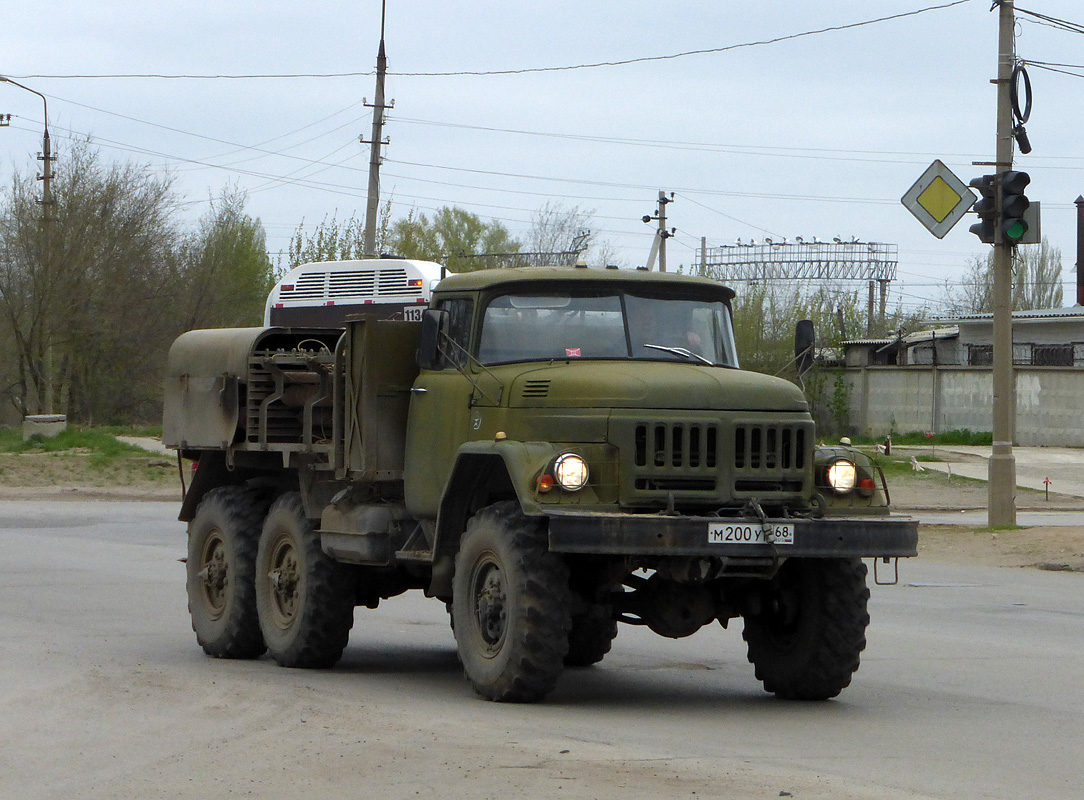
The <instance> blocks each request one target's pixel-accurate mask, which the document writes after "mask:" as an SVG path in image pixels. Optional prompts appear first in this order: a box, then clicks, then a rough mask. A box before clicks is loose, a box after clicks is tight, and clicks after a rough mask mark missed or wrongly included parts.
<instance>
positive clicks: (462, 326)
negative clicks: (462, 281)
mask: <svg viewBox="0 0 1084 800" xmlns="http://www.w3.org/2000/svg"><path fill="white" fill-rule="evenodd" d="M439 308H441V309H442V310H444V311H447V312H448V338H449V339H451V340H452V341H453V342H455V345H451V344H446V346H445V348H444V349H445V354H444V355H445V357H444V364H443V365H444V366H445V367H449V366H453V367H463V366H466V363H467V352H468V351H469V350H470V328H471V320H472V319H473V317H474V301H473V300H471V299H470V298H467V297H463V298H453V299H450V300H444V301H443V302H441V304H440V306H439ZM456 345H458V347H457V346H456Z"/></svg>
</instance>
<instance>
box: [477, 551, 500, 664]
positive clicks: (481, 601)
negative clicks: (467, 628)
mask: <svg viewBox="0 0 1084 800" xmlns="http://www.w3.org/2000/svg"><path fill="white" fill-rule="evenodd" d="M474 586H475V591H474V618H475V620H476V622H477V624H478V632H479V634H480V635H481V637H482V641H484V642H485V643H486V645H487V646H488V647H489V649H490V650H491V651H496V650H499V649H500V644H501V640H502V639H503V638H504V628H505V621H506V618H507V610H506V603H507V597H506V595H505V591H504V577H503V576H502V574H501V568H500V567H499V566H497V565H496V564H494V563H492V562H485V563H484V564H481V565H479V566H478V568H477V569H476V570H475V580H474Z"/></svg>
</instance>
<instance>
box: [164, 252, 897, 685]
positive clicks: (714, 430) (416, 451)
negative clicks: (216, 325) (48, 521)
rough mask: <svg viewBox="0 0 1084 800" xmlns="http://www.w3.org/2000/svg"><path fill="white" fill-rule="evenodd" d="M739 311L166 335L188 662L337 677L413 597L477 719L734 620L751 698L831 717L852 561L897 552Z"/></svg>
mask: <svg viewBox="0 0 1084 800" xmlns="http://www.w3.org/2000/svg"><path fill="white" fill-rule="evenodd" d="M733 296H734V293H733V292H732V291H731V290H730V289H728V288H726V287H724V286H722V285H721V284H719V283H716V282H714V281H710V280H706V279H702V278H695V277H690V276H682V275H673V274H662V273H655V272H646V271H642V270H641V271H630V270H614V269H587V268H529V269H509V270H493V271H485V272H475V273H469V274H461V275H453V276H450V277H447V278H445V279H444V280H443V281H441V282H440V283H439V285H438V286H437V287H436V289H435V291H434V292H433V297H432V301H431V303H430V306H429V308H427V309H426V310H425V311H424V313H423V314H422V320H421V321H420V322H407V321H395V320H376V319H375V318H373V317H366V316H358V317H355V318H349V319H347V320H345V321H344V322H343V328H322V329H320V328H311V329H299V328H275V327H271V328H241V329H221V330H199V331H190V332H188V333H186V334H184V335H182V336H181V337H180V338H179V339H178V340H177V341H176V342H175V343H174V345H173V347H172V349H171V351H170V356H169V367H168V376H167V379H166V389H165V418H164V438H165V442H166V444H168V445H170V446H171V447H174V448H177V450H178V452H179V456H183V457H184V458H187V459H192V460H193V461H195V462H196V466H197V468H196V469H195V471H194V473H193V477H192V480H191V484H190V486H188V488H187V492H186V493H185V496H184V501H183V505H182V507H181V513H180V518H181V519H182V520H184V521H186V522H187V523H188V559H187V573H188V598H189V608H190V611H191V616H192V627H193V629H194V630H195V632H196V638H197V640H198V642H199V644H200V645H201V646H202V647H203V649H204V650H205V651H206V652H207V653H208V654H209V655H212V656H217V657H221V658H256V657H259V656H261V655H262V654H263V653H265V652H269V653H270V655H271V656H272V657H273V658H274V660H275V661H277V662H278V663H279V664H281V665H283V666H288V667H317V668H326V667H331V666H332V665H333V664H335V663H336V662H337V661H338V660H339V658H340V657H341V655H342V653H343V650H344V648H345V647H346V644H347V640H348V637H349V633H350V629H351V626H352V624H353V620H354V614H355V607H357V606H366V607H368V608H375V607H376V606H377V604H378V603H379V602H380V601H381V600H382V599H384V598H389V597H393V596H395V595H398V594H401V593H403V592H405V591H407V590H409V589H419V590H421V591H423V592H425V593H426V595H427V596H430V597H434V598H437V599H438V600H441V601H443V602H445V603H446V604H447V607H448V610H449V612H450V614H451V624H452V627H453V630H454V632H455V639H456V644H457V648H458V653H459V658H460V661H461V662H462V664H463V668H464V672H465V674H466V677H467V679H468V680H469V681H470V683H471V684H472V685H473V687H474V689H475V690H476V691H477V693H478V694H480V695H481V696H482V697H485V698H487V699H490V700H498V701H520V702H526V701H534V700H538V699H541V698H542V697H544V696H545V695H546V694H547V693H549V692H550V691H552V690H553V689H554V687H555V686H556V685H557V682H558V679H559V676H560V674H561V672H562V670H563V668H565V667H584V666H588V665H591V664H594V663H596V662H598V661H600V660H601V659H602V658H603V657H604V656H605V655H606V653H607V652H609V650H610V646H611V642H612V641H613V639H614V637H615V636H616V635H617V629H618V623H626V624H630V625H646V626H647V627H648V628H650V629H651V630H652V631H654V632H655V633H658V634H660V635H662V636H666V637H671V638H679V637H684V636H689V635H691V634H693V633H695V632H696V631H697V630H699V629H700V628H701V627H703V626H705V625H708V624H710V623H712V622H713V621H718V622H719V623H720V624H721V625H722V626H723V627H724V628H725V627H727V625H728V623H729V622H730V621H731V620H733V619H737V618H738V617H741V618H742V620H743V622H744V633H743V635H744V638H745V640H746V642H747V644H748V655H749V660H750V661H751V662H752V664H753V666H754V668H755V672H756V676H757V678H758V679H759V680H760V681H761V682H762V683H763V685H764V688H765V689H766V690H767V691H769V692H773V693H775V694H776V695H778V696H780V697H784V698H793V699H809V700H819V699H827V698H830V697H834V696H835V695H837V694H838V693H839V692H840V691H841V690H842V689H843V688H845V687H846V686H847V685H848V684H849V683H850V680H851V676H852V674H853V673H854V672H855V670H856V669H857V668H858V665H859V656H860V653H861V651H862V650H863V648H864V647H865V642H866V640H865V630H866V626H867V625H868V622H869V616H868V614H867V610H866V604H867V600H868V598H869V591H868V589H867V587H866V575H867V570H866V566H865V564H864V562H863V561H862V559H863V558H873V559H876V560H877V561H875V562H874V563H875V564H876V563H879V562H881V561H884V562H888V563H891V562H892V560H894V559H896V558H898V557H907V556H914V555H915V554H916V545H917V526H916V523H915V522H914V521H913V520H911V519H909V518H906V517H898V516H893V515H891V514H890V513H889V510H888V502H887V488H886V487H885V485H884V479H883V475H881V474H880V473H879V470H877V469H875V468H874V467H873V466H872V465H871V464H870V462H869V460H868V459H867V458H865V457H864V456H863V455H862V454H861V453H860V452H858V451H856V450H854V449H851V448H849V447H844V446H840V447H830V448H823V447H818V446H817V445H816V443H815V432H814V426H813V421H812V419H811V417H810V414H809V409H808V405H807V402H806V400H805V397H804V396H803V394H802V392H801V391H800V390H799V389H798V388H797V387H796V386H795V385H794V384H792V383H790V382H788V381H785V380H782V379H779V378H773V377H769V376H766V375H762V374H758V373H753V372H745V371H742V370H741V369H740V368H739V365H738V354H737V353H736V352H735V346H734V336H733V328H732V324H731V306H730V303H731V299H732V297H733ZM810 335H811V331H807V332H804V333H803V334H802V336H801V337H799V338H804V339H805V341H802V342H799V344H798V350H799V351H802V352H803V354H805V355H808V353H809V351H810V350H811V341H810V340H809V338H808V337H809V336H810Z"/></svg>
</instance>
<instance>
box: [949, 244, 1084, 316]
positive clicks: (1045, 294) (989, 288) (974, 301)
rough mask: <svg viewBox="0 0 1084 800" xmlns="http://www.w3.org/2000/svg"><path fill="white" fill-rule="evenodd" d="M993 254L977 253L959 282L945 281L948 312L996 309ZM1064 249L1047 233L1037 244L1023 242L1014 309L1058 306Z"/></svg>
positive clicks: (1016, 266)
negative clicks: (1052, 241) (1051, 243)
mask: <svg viewBox="0 0 1084 800" xmlns="http://www.w3.org/2000/svg"><path fill="white" fill-rule="evenodd" d="M993 259H994V257H993V251H991V252H990V253H989V254H988V255H987V256H985V257H983V256H975V257H973V258H972V259H971V260H970V261H968V264H967V271H966V272H965V273H964V277H963V280H961V281H960V282H959V283H956V284H952V283H946V284H945V289H944V292H943V294H942V298H941V303H940V304H941V306H942V308H943V309H944V310H945V311H946V312H947V313H949V314H989V313H991V312H993V310H994V299H993V286H994V260H993ZM1061 267H1062V263H1061V249H1060V248H1057V247H1052V246H1051V245H1050V242H1049V240H1048V239H1047V238H1046V237H1045V236H1044V237H1043V240H1042V243H1041V244H1037V245H1020V246H1019V247H1017V248H1016V253H1015V255H1014V257H1013V281H1012V309H1013V311H1030V310H1033V309H1040V308H1058V307H1060V306H1061V304H1062V302H1063V300H1064V291H1063V288H1062V285H1061Z"/></svg>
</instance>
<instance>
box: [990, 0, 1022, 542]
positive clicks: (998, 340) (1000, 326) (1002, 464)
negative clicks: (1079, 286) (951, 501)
mask: <svg viewBox="0 0 1084 800" xmlns="http://www.w3.org/2000/svg"><path fill="white" fill-rule="evenodd" d="M1000 5H1001V8H1000V19H999V28H998V31H999V33H998V57H997V149H996V161H997V164H996V167H995V170H996V172H997V173H998V175H999V177H998V180H999V181H1000V180H1001V178H1000V176H1001V175H1003V174H1004V173H1005V171H1006V170H1011V169H1012V158H1013V132H1012V128H1013V125H1012V99H1011V94H1010V89H1011V83H1012V71H1013V66H1014V65H1015V49H1014V46H1013V25H1014V21H1015V13H1014V11H1015V10H1014V8H1013V0H1002V2H1001V4H1000ZM1001 198H1002V192H1001V191H1000V190H999V191H998V192H997V219H998V220H999V223H998V224H999V225H1000V220H1001V219H1002V213H1001V212H1002V209H1001ZM1003 239H1004V237H1002V236H1000V235H998V236H995V239H994V297H993V300H994V353H993V359H994V370H993V372H994V374H993V382H994V406H993V415H994V420H993V422H994V426H993V427H994V446H993V452H992V453H991V456H990V467H989V484H988V487H989V500H988V524H989V526H990V527H991V528H1000V527H1005V526H1009V525H1015V524H1016V457H1015V456H1014V455H1013V451H1012V440H1013V432H1014V428H1015V425H1014V416H1015V405H1016V404H1015V402H1014V400H1015V397H1014V392H1015V386H1014V380H1013V364H1012V248H1013V245H1011V244H1009V243H1008V242H1006V241H1004V240H1003Z"/></svg>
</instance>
